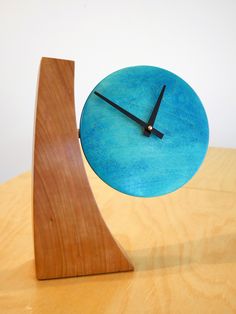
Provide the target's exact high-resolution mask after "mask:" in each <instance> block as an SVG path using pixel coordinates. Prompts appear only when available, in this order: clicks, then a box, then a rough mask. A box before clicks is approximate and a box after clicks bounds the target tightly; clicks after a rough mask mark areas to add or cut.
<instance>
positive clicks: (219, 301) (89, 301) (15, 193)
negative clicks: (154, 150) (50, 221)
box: [0, 148, 236, 314]
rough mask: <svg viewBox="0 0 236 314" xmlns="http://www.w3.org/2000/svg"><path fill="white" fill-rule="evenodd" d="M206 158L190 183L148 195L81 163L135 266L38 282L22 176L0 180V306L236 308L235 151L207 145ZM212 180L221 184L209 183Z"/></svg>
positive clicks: (16, 309)
mask: <svg viewBox="0 0 236 314" xmlns="http://www.w3.org/2000/svg"><path fill="white" fill-rule="evenodd" d="M205 163H206V165H207V167H205V165H204V166H203V167H201V169H200V171H199V173H198V178H197V180H192V181H191V182H189V184H188V185H186V186H185V187H184V188H182V189H181V190H179V191H177V192H175V193H172V194H170V195H167V196H163V197H159V198H151V199H142V198H133V197H129V196H127V195H124V194H121V193H119V192H117V191H115V190H113V189H111V188H110V187H108V186H107V185H106V184H104V183H103V182H102V181H101V180H100V179H99V178H97V177H96V175H95V174H94V173H93V171H92V170H91V169H90V168H89V167H88V165H87V164H85V165H86V171H87V174H88V178H89V182H90V185H91V187H92V190H93V192H94V195H95V197H96V201H97V203H98V206H99V208H100V210H101V213H102V216H103V217H104V219H105V221H106V223H107V225H108V227H109V229H110V230H111V232H112V234H113V235H114V236H115V238H116V239H117V240H118V241H119V242H120V243H121V245H122V246H123V247H124V249H125V250H126V251H128V253H129V255H130V257H131V258H132V261H133V262H134V265H135V272H127V273H117V274H108V275H99V276H87V277H77V278H67V279H60V280H48V281H37V280H36V279H35V270H34V253H33V241H32V238H33V237H32V215H31V212H32V211H31V206H32V204H31V174H30V173H26V174H23V175H21V176H19V177H17V178H14V179H12V180H11V181H9V182H7V183H5V184H2V185H1V186H0V230H1V235H0V248H1V249H0V282H1V285H0V312H1V313H3V314H15V313H17V314H21V313H22V314H23V313H34V314H38V313H40V314H41V313H42V314H51V313H60V314H68V313H70V314H74V313H81V314H95V313H98V314H121V313H125V314H126V313H127V314H136V313H138V314H143V313H148V314H157V313H158V314H189V313H191V314H199V313H204V314H205V313H207V314H208V313H214V314H234V313H236V250H235V248H236V193H235V192H232V189H231V184H232V182H235V180H236V150H231V149H215V148H214V149H210V150H209V152H208V155H207V158H206V162H205ZM225 165H227V167H226V166H225ZM214 169H217V172H215V171H214ZM210 173H212V174H213V175H214V176H215V177H214V182H212V179H211V177H210V176H209V174H210ZM205 180H206V181H205ZM194 181H195V182H194ZM203 182H204V184H205V186H206V187H205V188H204V187H203V186H202V184H203ZM215 182H217V185H215V187H217V189H218V188H219V187H224V190H223V191H222V190H220V189H218V190H215V189H212V184H213V183H214V184H215ZM193 183H194V187H193ZM208 184H209V189H208ZM226 187H228V188H227V191H226V190H225V188H226Z"/></svg>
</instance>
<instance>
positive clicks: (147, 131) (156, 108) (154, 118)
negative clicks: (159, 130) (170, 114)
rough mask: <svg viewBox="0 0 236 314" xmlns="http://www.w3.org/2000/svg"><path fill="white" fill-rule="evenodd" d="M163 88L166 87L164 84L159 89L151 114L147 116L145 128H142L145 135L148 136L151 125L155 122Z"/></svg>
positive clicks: (150, 131)
mask: <svg viewBox="0 0 236 314" xmlns="http://www.w3.org/2000/svg"><path fill="white" fill-rule="evenodd" d="M165 88H166V85H164V86H163V87H162V90H161V92H160V95H159V97H158V99H157V102H156V104H155V106H154V108H153V111H152V114H151V116H150V118H149V120H148V123H147V128H145V130H144V133H145V135H147V136H150V135H151V133H152V130H153V125H154V123H155V120H156V116H157V113H158V110H159V108H160V104H161V101H162V98H163V95H164V92H165Z"/></svg>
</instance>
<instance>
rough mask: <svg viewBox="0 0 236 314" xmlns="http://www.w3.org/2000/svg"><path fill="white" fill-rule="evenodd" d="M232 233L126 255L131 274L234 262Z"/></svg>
mask: <svg viewBox="0 0 236 314" xmlns="http://www.w3.org/2000/svg"><path fill="white" fill-rule="evenodd" d="M235 247H236V234H225V235H220V236H216V237H212V238H203V239H199V240H193V241H187V242H183V243H178V244H175V245H167V246H161V247H152V248H144V249H140V250H134V251H129V252H127V253H128V255H129V257H130V259H131V261H132V263H133V264H134V267H135V271H146V270H155V269H156V270H157V269H162V268H174V267H176V268H180V267H183V266H185V265H190V264H199V265H200V264H209V265H211V264H223V263H233V262H236V250H235Z"/></svg>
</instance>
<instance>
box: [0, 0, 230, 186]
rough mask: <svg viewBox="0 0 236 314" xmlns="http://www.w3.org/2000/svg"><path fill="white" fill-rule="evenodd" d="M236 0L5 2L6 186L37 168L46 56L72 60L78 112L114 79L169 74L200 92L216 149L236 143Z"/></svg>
mask: <svg viewBox="0 0 236 314" xmlns="http://www.w3.org/2000/svg"><path fill="white" fill-rule="evenodd" d="M235 37H236V1H235V0H136V1H133V0H126V1H125V0H119V1H118V0H117V1H114V0H99V1H98V0H97V1H96V0H67V1H66V0H0V182H3V181H5V180H7V179H9V178H11V177H12V176H15V175H17V174H19V173H21V172H23V171H26V170H28V169H30V167H31V156H32V142H33V140H32V134H33V117H34V109H35V108H34V101H35V92H36V79H37V71H38V67H39V62H40V58H41V57H42V56H49V57H58V58H65V59H66V58H67V59H73V60H75V61H76V63H77V65H76V66H77V68H76V82H75V84H76V86H75V87H76V91H75V96H76V107H77V108H76V110H77V118H78V119H79V117H80V112H81V109H82V106H83V104H84V102H85V100H86V97H87V96H88V94H89V92H90V91H91V89H92V88H93V87H94V86H95V84H97V83H98V82H99V81H100V80H101V79H102V78H103V77H104V76H106V75H107V74H109V73H111V72H113V71H115V70H117V69H119V68H122V67H126V66H130V65H138V64H149V65H155V66H159V67H163V68H166V69H168V70H170V71H172V72H175V73H176V74H178V75H180V76H181V77H182V78H184V79H185V80H186V81H187V82H188V83H189V84H190V85H191V86H192V87H193V88H194V89H195V90H196V92H197V93H198V95H199V96H200V98H201V99H202V101H203V103H204V106H205V108H206V111H207V114H208V117H209V123H210V131H211V134H210V145H213V146H223V147H236V93H235V90H236V84H235V83H236V82H235V73H236V61H235V58H236V39H235Z"/></svg>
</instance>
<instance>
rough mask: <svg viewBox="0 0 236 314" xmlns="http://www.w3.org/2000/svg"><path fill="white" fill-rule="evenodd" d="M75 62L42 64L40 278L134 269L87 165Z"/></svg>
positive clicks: (36, 191)
mask: <svg viewBox="0 0 236 314" xmlns="http://www.w3.org/2000/svg"><path fill="white" fill-rule="evenodd" d="M73 85H74V62H73V61H68V60H59V59H52V58H43V59H42V61H41V68H40V77H39V86H38V97H37V110H36V123H35V146H34V168H33V169H34V171H33V172H34V178H33V219H34V243H35V263H36V274H37V278H38V279H49V278H62V277H71V276H80V275H90V274H98V273H110V272H120V271H130V270H133V266H132V264H131V263H130V262H129V261H128V259H127V258H126V257H125V255H124V253H123V252H122V251H121V249H120V248H119V246H118V244H117V243H116V242H115V240H114V239H113V237H112V235H111V233H110V231H109V230H108V228H107V227H106V225H105V223H104V221H103V219H102V216H101V214H100V212H99V209H98V207H97V205H96V202H95V199H94V197H93V194H92V191H91V189H90V186H89V182H88V179H87V176H86V172H85V169H84V166H83V161H82V156H81V151H80V147H79V142H78V133H77V127H76V118H75V108H74V87H73Z"/></svg>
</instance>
